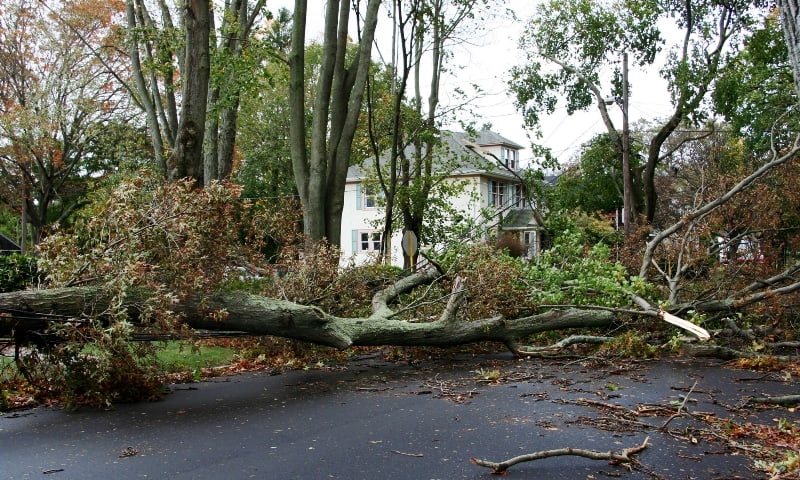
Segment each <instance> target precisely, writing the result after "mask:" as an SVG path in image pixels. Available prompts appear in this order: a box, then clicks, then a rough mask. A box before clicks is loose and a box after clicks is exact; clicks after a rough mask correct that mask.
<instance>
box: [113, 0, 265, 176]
mask: <svg viewBox="0 0 800 480" xmlns="http://www.w3.org/2000/svg"><path fill="white" fill-rule="evenodd" d="M176 4H178V5H179V9H178V10H176V9H175V8H173V7H171V6H170V5H168V3H167V1H166V0H158V2H157V3H156V4H155V5H153V4H152V2H148V1H147V0H126V7H127V8H126V24H127V27H128V31H129V32H130V35H129V39H128V53H129V56H130V62H131V70H132V75H133V80H134V82H133V86H132V87H131V88H132V90H134V92H132V93H133V95H134V98H135V99H136V101H137V104H138V105H139V106H140V107H141V108H142V110H143V111H144V112H145V115H146V119H147V124H148V129H149V131H150V135H151V138H152V141H153V147H154V151H155V157H156V163H157V165H158V168H159V169H161V170H162V171H163V172H164V174H165V176H166V177H167V178H168V179H170V180H175V179H178V178H183V177H186V176H191V177H193V178H195V180H196V182H197V184H198V185H202V184H203V183H205V182H207V181H211V180H215V179H222V178H226V177H227V176H228V175H230V172H231V169H232V166H233V157H234V147H235V137H236V122H237V116H238V109H239V99H240V96H241V92H242V88H244V85H246V84H248V78H247V76H246V75H244V73H245V72H247V71H248V70H254V68H249V67H252V65H253V64H254V63H256V62H257V61H258V60H257V59H256V58H254V57H250V56H248V55H247V53H248V49H247V48H248V45H249V43H250V41H251V39H252V36H253V34H254V25H255V24H256V20H257V19H258V18H259V16H260V15H262V14H263V12H264V4H265V2H264V1H263V0H259V1H257V2H256V4H255V5H253V6H250V4H249V2H248V1H247V0H237V1H232V2H225V6H224V7H223V8H222V10H221V11H215V10H214V9H213V5H212V4H211V2H209V1H208V0H191V1H187V2H176ZM151 11H152V12H155V14H154V13H151ZM156 14H157V16H156ZM217 14H218V15H219V16H221V21H220V22H219V24H220V28H219V30H217V29H216V28H215V27H216V25H217V21H216V16H217ZM175 17H177V22H176V20H175ZM176 24H177V26H176ZM212 32H213V35H212ZM248 66H249V67H248ZM243 77H244V78H243Z"/></svg>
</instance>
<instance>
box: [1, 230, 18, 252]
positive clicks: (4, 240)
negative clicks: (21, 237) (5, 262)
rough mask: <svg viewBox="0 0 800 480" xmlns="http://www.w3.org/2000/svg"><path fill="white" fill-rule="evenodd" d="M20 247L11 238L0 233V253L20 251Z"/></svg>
mask: <svg viewBox="0 0 800 480" xmlns="http://www.w3.org/2000/svg"><path fill="white" fill-rule="evenodd" d="M21 251H22V249H21V248H20V246H19V245H17V244H16V242H14V241H13V240H11V239H10V238H8V237H6V236H5V235H3V234H2V233H0V253H11V252H21Z"/></svg>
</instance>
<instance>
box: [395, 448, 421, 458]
mask: <svg viewBox="0 0 800 480" xmlns="http://www.w3.org/2000/svg"><path fill="white" fill-rule="evenodd" d="M392 453H396V454H398V455H404V456H406V457H424V456H425V455H423V454H421V453H406V452H401V451H399V450H392Z"/></svg>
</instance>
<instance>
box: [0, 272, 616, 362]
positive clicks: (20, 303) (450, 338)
mask: <svg viewBox="0 0 800 480" xmlns="http://www.w3.org/2000/svg"><path fill="white" fill-rule="evenodd" d="M420 279H421V277H413V278H412V280H410V282H412V283H413V282H414V281H416V280H420ZM423 280H424V279H423ZM400 288H401V289H402V288H404V287H403V286H401V287H400ZM398 291H400V290H398V289H397V288H396V287H393V288H391V289H387V290H385V291H383V292H380V293H379V294H378V295H376V299H375V300H374V301H373V309H374V310H375V312H376V313H374V314H373V315H372V316H370V317H366V318H342V317H336V316H333V315H328V314H327V313H325V312H323V311H321V310H320V309H318V308H316V307H312V306H306V305H298V304H296V303H292V302H287V301H283V300H276V299H272V298H265V297H260V296H257V295H251V294H248V293H244V292H233V291H221V292H217V293H213V294H211V295H208V296H200V295H197V296H194V297H191V298H188V299H186V300H184V301H182V302H181V303H180V304H178V305H176V306H175V308H174V311H175V313H176V314H180V315H181V318H182V321H183V322H184V323H186V324H187V325H189V326H191V327H193V328H197V329H207V330H235V331H245V332H249V333H252V334H254V335H274V336H280V337H286V338H293V339H297V340H305V341H309V342H313V343H317V344H320V345H327V346H331V347H335V348H339V349H344V348H347V347H350V346H377V345H398V346H442V347H444V346H452V345H462V344H467V343H475V342H483V341H496V342H502V343H506V344H510V343H513V342H514V341H515V340H516V339H518V338H522V337H525V336H528V335H531V334H534V333H538V332H543V331H549V330H561V329H567V328H592V327H602V326H607V325H609V324H610V323H611V322H612V321H613V320H614V316H613V315H612V314H611V313H610V312H607V311H598V310H579V309H568V310H563V311H556V310H551V311H548V312H545V313H542V314H538V315H532V316H527V317H523V318H517V319H503V318H500V317H494V318H486V319H481V320H475V321H467V320H462V319H457V318H456V316H455V310H456V308H455V307H456V305H455V304H453V305H451V306H450V307H448V308H447V309H446V310H445V313H444V314H443V315H442V317H441V318H440V319H438V320H435V321H432V322H407V321H403V320H395V319H393V318H391V316H392V315H393V312H392V311H391V309H389V308H388V307H387V302H390V301H392V299H393V298H395V296H396V294H397V292H398ZM146 298H147V294H146V293H138V294H132V295H129V296H128V297H127V298H126V304H127V305H128V306H129V307H128V310H129V315H130V318H131V319H132V320H135V319H136V318H137V315H138V312H137V311H136V308H135V305H138V304H141V302H142V301H143V300H145V299H146ZM111 301H112V296H111V295H108V294H106V293H104V292H103V291H102V290H101V289H100V288H98V287H75V288H62V289H51V290H28V291H21V292H10V293H3V294H0V336H4V335H5V336H7V335H10V334H11V333H12V332H13V331H15V330H16V331H20V330H42V329H43V328H44V327H45V326H46V325H47V323H48V322H49V321H52V320H53V319H55V318H56V317H54V316H53V315H58V316H61V317H59V318H58V319H59V320H60V321H80V319H81V318H82V317H84V316H87V315H88V316H91V315H100V314H102V312H104V311H105V310H106V308H107V307H108V306H109V305H110V303H111ZM451 307H452V308H451ZM211 312H223V315H221V318H222V319H221V320H220V319H217V318H220V315H213V316H212V315H210V313H211Z"/></svg>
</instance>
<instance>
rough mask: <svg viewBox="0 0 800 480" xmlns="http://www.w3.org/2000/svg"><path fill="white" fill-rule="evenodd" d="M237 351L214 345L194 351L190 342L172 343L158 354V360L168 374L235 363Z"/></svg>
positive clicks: (159, 350)
mask: <svg viewBox="0 0 800 480" xmlns="http://www.w3.org/2000/svg"><path fill="white" fill-rule="evenodd" d="M235 356H236V351H235V350H233V349H231V348H227V347H219V346H213V345H203V346H200V348H199V349H192V345H191V344H190V343H189V342H179V341H171V342H167V343H166V345H165V346H164V347H163V348H159V349H158V351H157V352H156V358H157V359H158V361H159V362H160V363H161V365H162V366H163V368H164V370H165V371H166V372H168V373H172V372H187V371H194V370H197V369H200V368H209V367H219V366H222V365H229V364H230V363H232V362H233V359H234V357H235Z"/></svg>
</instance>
